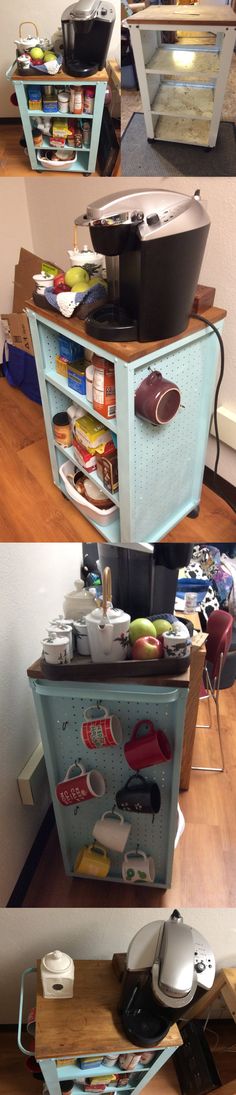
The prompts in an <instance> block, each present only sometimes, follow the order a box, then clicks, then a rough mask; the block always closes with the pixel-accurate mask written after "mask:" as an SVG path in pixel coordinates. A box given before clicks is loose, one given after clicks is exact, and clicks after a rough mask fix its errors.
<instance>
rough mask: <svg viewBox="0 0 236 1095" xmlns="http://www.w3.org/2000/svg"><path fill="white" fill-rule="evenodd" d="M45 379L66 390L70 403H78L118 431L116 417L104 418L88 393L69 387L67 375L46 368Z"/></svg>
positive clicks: (59, 388)
mask: <svg viewBox="0 0 236 1095" xmlns="http://www.w3.org/2000/svg"><path fill="white" fill-rule="evenodd" d="M45 380H47V381H48V383H49V384H52V385H54V387H55V388H58V390H59V391H61V392H65V395H67V396H68V398H69V400H70V403H78V404H79V406H80V407H83V408H84V411H86V412H87V413H88V414H91V415H92V416H93V418H97V419H98V421H99V422H102V423H103V426H107V427H109V429H111V430H112V433H117V422H116V419H115V418H110V419H109V418H104V416H103V415H102V414H99V412H98V411H94V410H93V405H92V403H90V402H89V400H88V399H87V398H86V395H80V393H79V392H76V391H75V390H74V388H69V384H68V383H67V380H66V377H63V376H60V373H57V372H56V369H54V370H53V369H48V368H46V369H45Z"/></svg>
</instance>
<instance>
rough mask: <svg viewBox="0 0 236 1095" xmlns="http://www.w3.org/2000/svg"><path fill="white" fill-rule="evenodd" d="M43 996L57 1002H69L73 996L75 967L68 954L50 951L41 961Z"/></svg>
mask: <svg viewBox="0 0 236 1095" xmlns="http://www.w3.org/2000/svg"><path fill="white" fill-rule="evenodd" d="M40 971H41V980H42V987H43V995H44V996H47V997H49V998H50V999H52V998H54V999H57V1000H61V999H63V1000H69V999H70V998H71V997H72V996H73V990H74V975H75V967H74V962H73V959H72V958H70V956H69V954H63V952H62V951H57V950H56V951H51V952H50V953H49V954H45V955H44V958H42V959H41V966H40Z"/></svg>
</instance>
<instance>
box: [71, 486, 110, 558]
mask: <svg viewBox="0 0 236 1095" xmlns="http://www.w3.org/2000/svg"><path fill="white" fill-rule="evenodd" d="M56 485H57V486H58V484H56ZM58 489H59V490H61V491H62V494H64V497H65V498H66V499H67V502H70V504H71V505H72V506H74V507H75V509H77V512H79V514H80V517H83V518H84V519H85V520H86V521H88V523H89V525H92V526H93V528H96V529H97V532H100V535H101V536H102V537H103V539H104V540H107V542H108V543H109V544H119V543H120V519H119V513H118V511H117V517H115V518H114V519H113V521H112V522H111V524H110V525H101V524H99V521H95V520H94V519H92V518H91V517H88V516H87V515H86V516H85V514H83V513H82V512H81V510H78V506H77V505H76V502H73V500H72V498H69V495H68V494H67V492H66V489H64V487H63V484H61V485H60V486H59V488H58Z"/></svg>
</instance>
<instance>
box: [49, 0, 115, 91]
mask: <svg viewBox="0 0 236 1095" xmlns="http://www.w3.org/2000/svg"><path fill="white" fill-rule="evenodd" d="M114 22H115V8H114V7H113V4H111V3H110V0H109V2H108V3H107V2H106V0H78V2H77V3H75V4H73V3H72V4H71V5H70V6H69V7H68V8H66V9H65V11H63V15H62V17H61V25H62V34H63V53H64V69H65V72H67V73H68V74H69V76H91V75H93V73H94V72H98V71H99V70H100V69H102V68H104V65H105V62H106V56H107V51H108V46H109V42H110V38H111V35H112V30H113V26H114Z"/></svg>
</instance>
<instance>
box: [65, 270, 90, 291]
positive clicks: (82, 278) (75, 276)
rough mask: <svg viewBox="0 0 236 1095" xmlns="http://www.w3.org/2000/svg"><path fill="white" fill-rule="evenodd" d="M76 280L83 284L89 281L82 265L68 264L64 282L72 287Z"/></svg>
mask: <svg viewBox="0 0 236 1095" xmlns="http://www.w3.org/2000/svg"><path fill="white" fill-rule="evenodd" d="M77 282H79V283H80V284H81V285H82V284H83V285H84V286H85V285H86V284H87V283H88V282H89V275H88V273H87V270H85V269H84V267H83V266H70V268H69V270H67V271H66V274H65V283H66V285H68V287H69V289H72V286H74V285H75V284H76V283H77Z"/></svg>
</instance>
